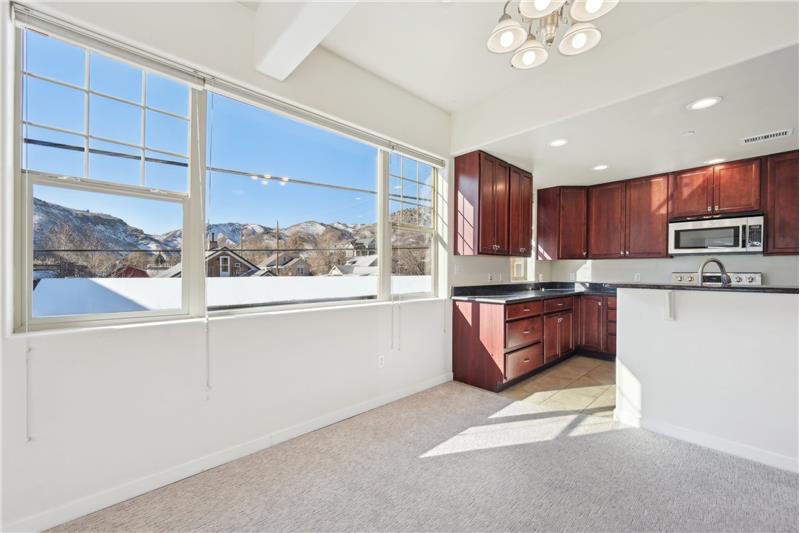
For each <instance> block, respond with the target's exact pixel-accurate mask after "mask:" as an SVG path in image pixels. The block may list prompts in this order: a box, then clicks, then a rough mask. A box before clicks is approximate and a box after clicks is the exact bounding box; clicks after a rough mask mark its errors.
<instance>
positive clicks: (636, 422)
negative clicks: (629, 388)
mask: <svg viewBox="0 0 800 533" xmlns="http://www.w3.org/2000/svg"><path fill="white" fill-rule="evenodd" d="M614 420H615V421H617V422H619V423H621V424H625V425H626V426H631V427H635V428H638V427H641V426H642V417H640V416H639V415H638V414H633V413H629V412H626V411H625V409H620V408H619V407H617V408H616V409H614Z"/></svg>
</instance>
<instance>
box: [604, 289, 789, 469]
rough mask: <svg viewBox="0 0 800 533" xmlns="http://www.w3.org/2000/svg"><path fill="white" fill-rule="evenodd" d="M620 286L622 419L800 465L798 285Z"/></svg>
mask: <svg viewBox="0 0 800 533" xmlns="http://www.w3.org/2000/svg"><path fill="white" fill-rule="evenodd" d="M615 285H616V288H617V298H618V302H619V313H618V316H617V322H618V328H617V334H618V341H617V371H616V373H617V398H616V411H615V418H616V419H617V420H619V421H621V422H623V423H625V424H629V425H633V426H641V427H644V428H646V429H649V430H651V431H655V432H657V433H662V434H665V435H669V436H672V437H675V438H678V439H681V440H686V441H689V442H693V443H696V444H700V445H703V446H707V447H710V448H715V449H718V450H722V451H725V452H728V453H731V454H734V455H739V456H742V457H746V458H749V459H752V460H755V461H759V462H762V463H766V464H769V465H772V466H776V467H779V468H783V469H787V470H792V471H797V469H798V442H797V433H798V296H797V293H798V291H797V288H796V287H769V286H764V287H748V288H731V287H726V288H711V287H691V286H680V287H678V286H671V285H645V284H624V283H620V284H615Z"/></svg>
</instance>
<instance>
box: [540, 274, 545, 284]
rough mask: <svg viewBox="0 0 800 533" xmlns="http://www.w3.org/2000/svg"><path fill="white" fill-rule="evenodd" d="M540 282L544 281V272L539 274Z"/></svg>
mask: <svg viewBox="0 0 800 533" xmlns="http://www.w3.org/2000/svg"><path fill="white" fill-rule="evenodd" d="M539 283H544V274H539Z"/></svg>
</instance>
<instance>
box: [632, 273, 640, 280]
mask: <svg viewBox="0 0 800 533" xmlns="http://www.w3.org/2000/svg"><path fill="white" fill-rule="evenodd" d="M633 281H642V275H641V274H639V273H638V272H637V273H636V274H634V275H633Z"/></svg>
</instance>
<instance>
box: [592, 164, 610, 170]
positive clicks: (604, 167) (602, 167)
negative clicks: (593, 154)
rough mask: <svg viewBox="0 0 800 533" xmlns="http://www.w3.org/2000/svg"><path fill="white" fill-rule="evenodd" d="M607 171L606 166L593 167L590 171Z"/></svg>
mask: <svg viewBox="0 0 800 533" xmlns="http://www.w3.org/2000/svg"><path fill="white" fill-rule="evenodd" d="M606 169H608V165H595V166H594V167H592V170H606Z"/></svg>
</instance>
